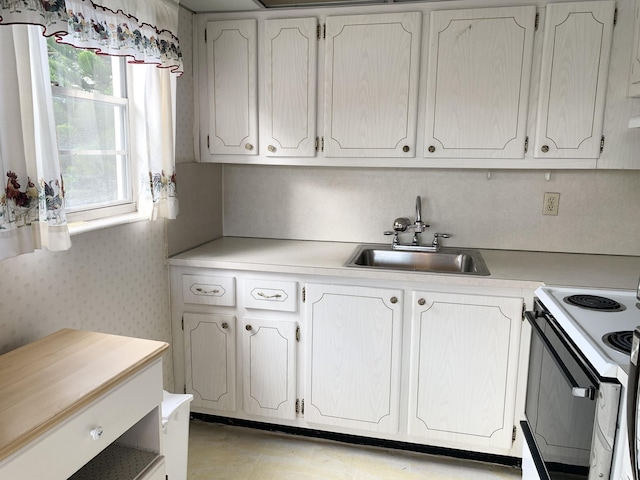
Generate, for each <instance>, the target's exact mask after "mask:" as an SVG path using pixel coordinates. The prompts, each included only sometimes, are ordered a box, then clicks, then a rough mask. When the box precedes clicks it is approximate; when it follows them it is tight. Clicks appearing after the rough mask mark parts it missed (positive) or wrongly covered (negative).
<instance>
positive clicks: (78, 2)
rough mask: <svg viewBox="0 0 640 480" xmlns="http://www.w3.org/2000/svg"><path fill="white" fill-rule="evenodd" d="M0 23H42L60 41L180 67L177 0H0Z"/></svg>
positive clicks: (174, 68)
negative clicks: (96, 0)
mask: <svg viewBox="0 0 640 480" xmlns="http://www.w3.org/2000/svg"><path fill="white" fill-rule="evenodd" d="M0 24H6V25H10V24H34V25H40V26H42V27H43V28H44V31H43V34H44V35H46V36H51V35H55V36H56V37H58V41H59V42H62V43H67V44H70V45H73V46H75V47H79V48H85V49H92V50H95V51H96V52H97V53H100V54H105V55H117V56H127V57H130V58H131V61H132V62H134V63H151V64H157V65H158V66H160V67H162V68H169V69H171V71H172V72H174V73H176V74H178V75H180V74H182V71H183V65H182V53H181V52H180V43H179V40H178V35H177V32H178V2H177V1H175V0H101V1H100V3H99V4H97V3H94V2H91V1H88V0H0Z"/></svg>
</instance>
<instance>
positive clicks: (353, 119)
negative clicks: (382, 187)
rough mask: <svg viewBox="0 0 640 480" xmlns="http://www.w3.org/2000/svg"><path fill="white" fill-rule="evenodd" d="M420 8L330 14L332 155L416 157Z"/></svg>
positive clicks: (328, 151)
mask: <svg viewBox="0 0 640 480" xmlns="http://www.w3.org/2000/svg"><path fill="white" fill-rule="evenodd" d="M421 23H422V15H421V14H420V13H402V14H384V15H359V16H344V17H328V18H327V32H326V38H327V44H326V72H325V78H326V83H325V132H324V138H325V146H324V154H325V156H328V157H364V156H366V157H398V156H399V157H413V156H415V152H414V150H415V141H416V139H415V136H416V132H415V129H416V110H417V98H418V97H417V93H418V63H419V50H420V35H421Z"/></svg>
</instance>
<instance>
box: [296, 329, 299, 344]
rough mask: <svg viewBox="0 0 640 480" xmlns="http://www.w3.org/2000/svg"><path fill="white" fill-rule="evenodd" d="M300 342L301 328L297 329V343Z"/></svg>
mask: <svg viewBox="0 0 640 480" xmlns="http://www.w3.org/2000/svg"><path fill="white" fill-rule="evenodd" d="M299 341H300V326H297V327H296V342H299Z"/></svg>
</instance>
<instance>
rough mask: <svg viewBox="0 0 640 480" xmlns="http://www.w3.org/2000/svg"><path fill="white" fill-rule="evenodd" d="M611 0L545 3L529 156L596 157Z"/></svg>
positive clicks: (609, 37)
mask: <svg viewBox="0 0 640 480" xmlns="http://www.w3.org/2000/svg"><path fill="white" fill-rule="evenodd" d="M614 10H615V3H614V2H601V1H598V2H574V3H552V4H549V5H547V12H546V19H545V23H546V25H545V27H544V44H543V47H542V67H541V74H540V96H539V101H538V120H537V127H536V140H535V150H534V156H536V157H548V158H598V157H599V156H600V143H601V140H602V123H603V118H604V101H605V93H606V90H607V77H608V74H609V56H610V53H611V40H612V37H613V14H614Z"/></svg>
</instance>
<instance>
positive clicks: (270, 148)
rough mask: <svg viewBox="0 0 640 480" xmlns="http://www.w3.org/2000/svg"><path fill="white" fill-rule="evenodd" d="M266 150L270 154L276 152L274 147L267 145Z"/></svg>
mask: <svg viewBox="0 0 640 480" xmlns="http://www.w3.org/2000/svg"><path fill="white" fill-rule="evenodd" d="M267 150H269V151H270V152H271V153H274V152H275V151H276V147H274V146H273V145H269V146H268V147H267Z"/></svg>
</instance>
